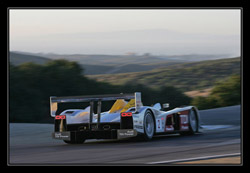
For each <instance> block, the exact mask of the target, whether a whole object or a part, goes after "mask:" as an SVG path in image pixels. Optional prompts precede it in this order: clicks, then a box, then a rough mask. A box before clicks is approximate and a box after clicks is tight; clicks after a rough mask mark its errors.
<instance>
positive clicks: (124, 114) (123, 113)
mask: <svg viewBox="0 0 250 173" xmlns="http://www.w3.org/2000/svg"><path fill="white" fill-rule="evenodd" d="M121 116H122V117H131V116H132V112H122V113H121Z"/></svg>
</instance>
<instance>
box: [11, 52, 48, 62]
mask: <svg viewBox="0 0 250 173" xmlns="http://www.w3.org/2000/svg"><path fill="white" fill-rule="evenodd" d="M9 61H10V63H11V64H13V65H20V64H23V63H26V62H33V63H35V64H40V65H43V64H45V63H47V62H48V61H51V60H50V59H49V58H45V57H41V56H36V55H26V54H20V53H15V52H10V53H9Z"/></svg>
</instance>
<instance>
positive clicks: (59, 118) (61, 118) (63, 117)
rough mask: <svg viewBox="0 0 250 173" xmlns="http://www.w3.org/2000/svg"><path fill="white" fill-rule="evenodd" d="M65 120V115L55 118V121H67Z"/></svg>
mask: <svg viewBox="0 0 250 173" xmlns="http://www.w3.org/2000/svg"><path fill="white" fill-rule="evenodd" d="M65 118H66V116H65V115H57V116H55V119H56V120H63V119H65Z"/></svg>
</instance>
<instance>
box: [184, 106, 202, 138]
mask: <svg viewBox="0 0 250 173" xmlns="http://www.w3.org/2000/svg"><path fill="white" fill-rule="evenodd" d="M188 122H189V131H187V132H180V134H181V135H193V134H195V133H196V132H198V125H199V123H198V118H197V113H196V111H195V110H194V109H193V108H192V109H191V110H190V111H189V114H188Z"/></svg>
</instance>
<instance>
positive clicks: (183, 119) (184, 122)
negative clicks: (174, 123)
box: [180, 115, 189, 130]
mask: <svg viewBox="0 0 250 173" xmlns="http://www.w3.org/2000/svg"><path fill="white" fill-rule="evenodd" d="M180 127H181V129H180V130H188V129H189V127H188V115H180Z"/></svg>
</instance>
